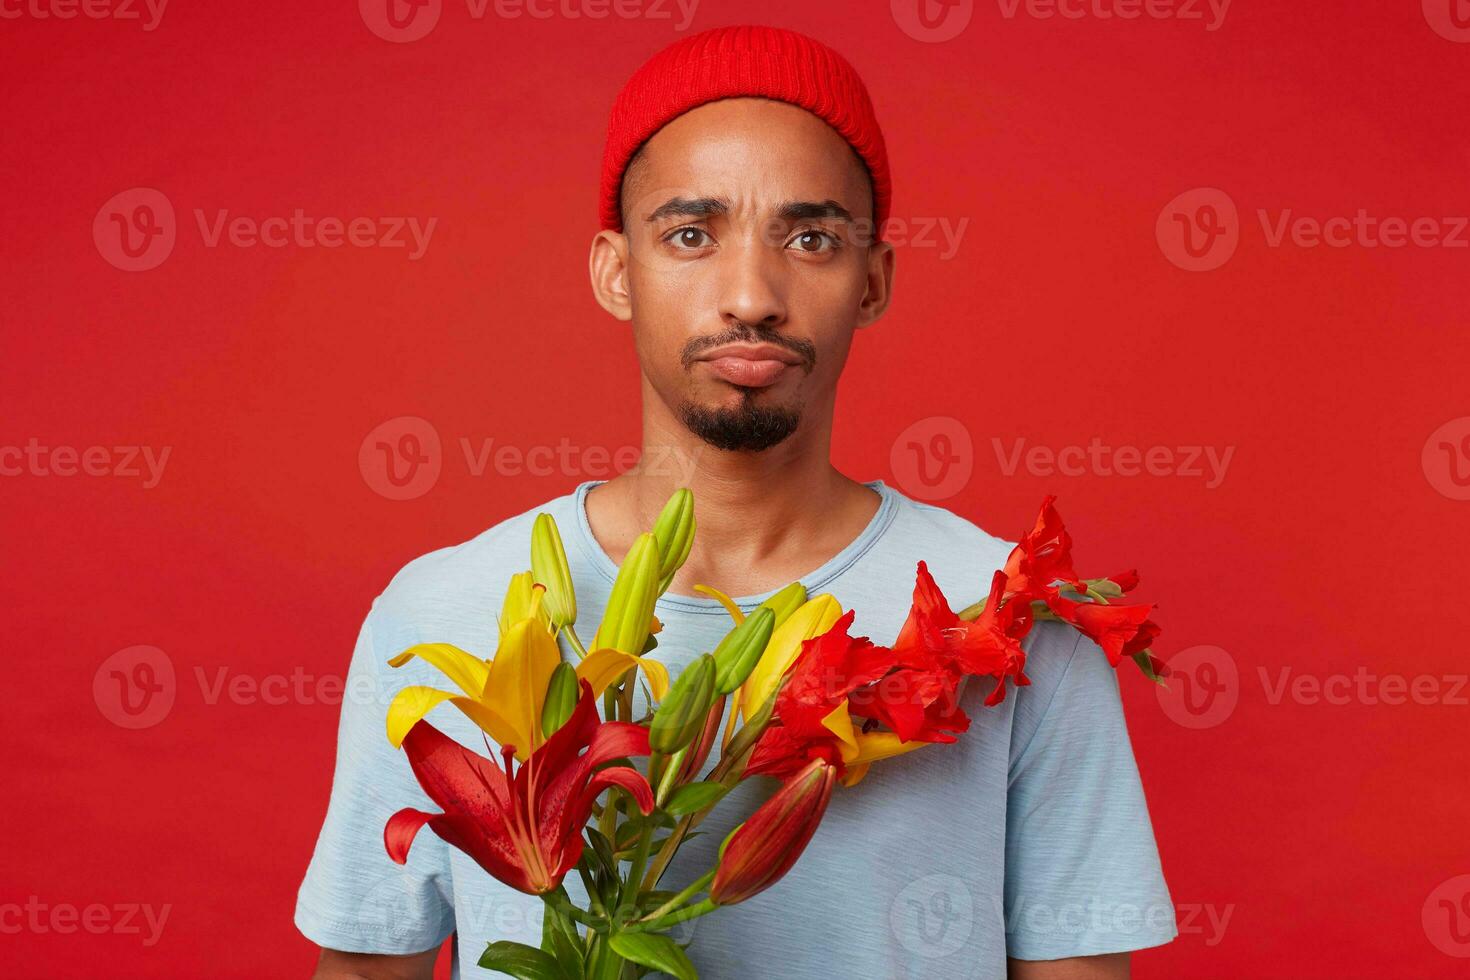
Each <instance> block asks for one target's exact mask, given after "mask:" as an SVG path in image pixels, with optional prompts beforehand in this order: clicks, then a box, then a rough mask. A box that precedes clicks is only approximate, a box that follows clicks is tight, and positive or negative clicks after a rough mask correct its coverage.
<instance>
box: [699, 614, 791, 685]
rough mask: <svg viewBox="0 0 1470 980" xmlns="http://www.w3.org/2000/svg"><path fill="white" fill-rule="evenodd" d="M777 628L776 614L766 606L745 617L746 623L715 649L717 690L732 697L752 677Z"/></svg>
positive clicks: (733, 630) (736, 628)
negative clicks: (733, 692) (732, 693)
mask: <svg viewBox="0 0 1470 980" xmlns="http://www.w3.org/2000/svg"><path fill="white" fill-rule="evenodd" d="M775 628H776V613H775V612H774V611H773V610H772V609H771V608H770V607H769V606H767V605H765V604H764V603H763V604H761V605H759V606H757V607H756V609H755V611H754V612H752V613H751V614H750V615H749V616H746V617H745V621H744V622H742V623H741V624H740V625H739V626H736V627H735V628H734V629H732V630H731V631H730V632H728V633H726V634H725V638H724V639H723V640H721V641H720V645H719V646H717V647H715V653H714V657H715V690H716V691H718V692H719V693H721V694H729V693H730V692H731V691H733V690H735V689H736V688H737V687H739V686H740V685H741V684H744V683H745V679H746V678H747V677H749V676H750V672H751V671H752V670H754V669H755V665H756V664H757V663H759V662H760V659H761V654H762V653H764V652H765V650H766V644H767V643H769V642H770V640H771V633H772V632H773V631H774V630H775Z"/></svg>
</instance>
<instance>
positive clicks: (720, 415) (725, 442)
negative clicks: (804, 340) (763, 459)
mask: <svg viewBox="0 0 1470 980" xmlns="http://www.w3.org/2000/svg"><path fill="white" fill-rule="evenodd" d="M679 418H680V420H682V421H683V423H684V426H685V428H687V429H688V430H689V431H690V432H692V433H694V434H695V435H697V436H699V438H701V439H703V440H704V441H705V442H707V443H709V444H710V445H711V446H714V447H715V448H716V449H723V450H726V451H730V452H760V451H761V450H763V449H770V448H771V447H772V446H774V445H776V443H778V442H780V441H781V440H783V439H785V438H786V437H787V436H789V435H791V433H793V432H795V431H796V427H797V425H798V424H800V422H801V410H800V409H794V408H779V407H778V408H768V407H766V406H763V405H756V404H754V403H753V401H752V400H751V396H750V395H749V394H746V395H745V397H743V398H742V399H741V400H740V404H739V405H738V406H736V407H735V408H706V407H705V406H703V405H695V404H693V403H691V402H685V403H684V404H683V405H681V406H680V407H679Z"/></svg>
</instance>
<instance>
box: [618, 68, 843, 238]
mask: <svg viewBox="0 0 1470 980" xmlns="http://www.w3.org/2000/svg"><path fill="white" fill-rule="evenodd" d="M625 177H626V183H625V185H624V192H625V195H626V194H627V193H628V192H631V193H632V195H633V197H632V198H631V199H630V198H628V197H626V196H625V200H624V203H625V205H627V204H633V203H634V202H636V204H637V206H636V207H634V208H631V209H630V210H631V211H633V212H634V213H635V214H638V216H639V217H646V216H647V214H648V212H650V211H652V210H653V209H655V208H659V207H661V206H663V205H665V203H666V202H667V201H669V200H671V199H676V198H677V199H683V200H686V201H688V200H701V201H706V202H708V201H722V202H724V203H725V204H727V205H734V204H736V203H749V202H753V201H755V200H759V201H760V203H762V204H763V205H765V206H769V207H773V208H775V207H779V206H781V205H783V204H785V203H788V202H806V203H820V202H827V203H829V204H831V205H832V206H833V207H831V208H829V209H828V210H829V211H830V212H831V213H832V216H834V217H841V216H842V214H841V213H839V212H843V211H850V212H853V213H857V211H858V210H859V209H860V208H861V207H862V206H863V204H864V203H865V200H864V199H865V198H866V196H867V175H866V170H865V168H864V166H863V163H862V160H861V158H859V157H858V155H857V154H856V152H855V151H854V150H853V148H852V147H851V145H849V144H848V142H847V141H846V140H845V139H843V138H842V136H841V135H840V134H839V133H837V131H836V130H834V129H832V127H831V126H829V125H827V123H826V122H824V121H823V120H822V119H820V118H818V117H817V116H815V115H813V114H812V113H810V112H808V111H807V110H805V109H803V108H801V107H800V106H795V105H790V104H789V103H785V102H778V101H775V100H771V99H759V98H745V97H742V98H738V99H721V100H719V101H716V102H710V103H706V104H705V105H702V106H699V107H697V108H695V109H691V110H690V111H689V112H687V113H684V114H683V115H681V116H679V117H678V118H676V119H674V120H672V121H671V122H669V123H668V125H666V126H664V127H663V128H662V129H660V130H659V131H658V132H657V133H655V134H654V135H653V136H652V137H651V138H650V139H649V140H648V141H647V142H646V143H645V144H644V145H643V147H642V148H641V149H640V150H639V152H638V154H637V156H636V158H635V159H634V160H633V161H632V164H631V166H630V167H629V169H628V171H627V172H626V174H625ZM655 198H656V200H655Z"/></svg>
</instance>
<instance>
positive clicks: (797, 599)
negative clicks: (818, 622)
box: [761, 582, 806, 626]
mask: <svg viewBox="0 0 1470 980" xmlns="http://www.w3.org/2000/svg"><path fill="white" fill-rule="evenodd" d="M805 602H806V586H804V585H802V584H801V583H800V582H792V583H791V584H790V585H788V586H786V588H784V589H782V590H781V591H780V592H777V593H776V594H775V595H773V596H771V597H770V598H769V599H767V600H766V601H765V602H763V603H761V606H762V607H764V608H766V609H770V610H773V611H774V612H775V613H776V625H777V626H780V625H781V624H782V623H784V622H786V620H788V619H790V618H791V614H792V613H794V612H796V610H798V609H800V608H801V607H802V605H803V604H804V603H805Z"/></svg>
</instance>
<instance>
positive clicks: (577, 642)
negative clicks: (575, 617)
mask: <svg viewBox="0 0 1470 980" xmlns="http://www.w3.org/2000/svg"><path fill="white" fill-rule="evenodd" d="M562 632H563V633H565V634H566V635H567V642H568V643H570V644H571V645H572V649H573V650H575V651H576V652H577V659H578V660H586V659H587V647H586V645H585V644H584V643H583V642H582V638H581V637H580V636H578V635H577V631H576V630H575V629H573V628H572V626H571V624H570V623H569V624H567V625H566V626H563V627H562Z"/></svg>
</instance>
